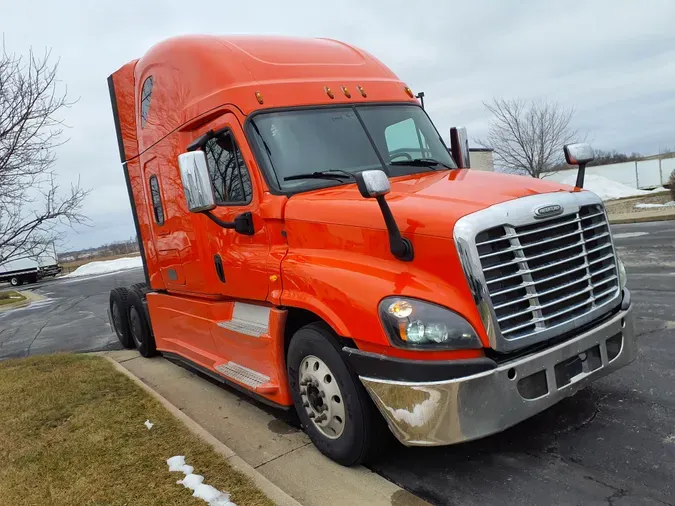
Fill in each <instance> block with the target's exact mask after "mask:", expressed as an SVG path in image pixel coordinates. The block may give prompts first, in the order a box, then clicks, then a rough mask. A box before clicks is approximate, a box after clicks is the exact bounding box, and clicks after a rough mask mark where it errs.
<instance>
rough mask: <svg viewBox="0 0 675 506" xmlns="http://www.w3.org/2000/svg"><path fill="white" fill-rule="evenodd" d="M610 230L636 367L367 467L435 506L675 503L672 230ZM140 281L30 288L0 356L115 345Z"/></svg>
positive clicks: (0, 333)
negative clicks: (511, 421)
mask: <svg viewBox="0 0 675 506" xmlns="http://www.w3.org/2000/svg"><path fill="white" fill-rule="evenodd" d="M612 229H613V231H614V234H615V241H616V244H617V247H618V250H619V252H620V254H621V256H622V258H623V260H624V262H625V264H626V268H627V271H628V277H629V281H628V285H629V288H630V289H631V291H632V294H633V311H634V314H635V317H636V325H637V329H636V330H637V333H638V335H639V356H638V358H637V360H636V361H635V362H633V363H632V364H630V365H629V366H627V367H626V368H624V369H622V370H620V371H617V372H616V373H614V374H613V375H611V376H609V377H607V378H604V379H602V380H600V381H598V382H597V383H595V384H593V385H592V386H591V387H590V388H587V389H585V390H582V391H580V392H579V393H578V394H577V395H575V396H574V397H571V398H569V399H566V400H564V401H562V402H561V403H559V404H558V405H556V406H554V407H553V408H551V409H549V410H548V411H546V412H544V413H542V414H540V415H538V416H536V417H534V418H532V419H530V420H528V421H526V422H524V423H521V424H520V425H518V426H516V427H514V428H512V429H510V430H508V431H505V432H503V433H501V434H498V435H495V436H492V437H490V438H486V439H484V440H481V441H476V442H472V443H467V444H463V445H457V446H452V447H444V448H417V449H410V448H404V447H402V446H395V447H394V448H392V450H391V451H390V452H389V453H388V454H387V455H386V456H383V458H382V460H381V461H380V462H378V463H376V464H374V465H373V466H372V467H371V468H372V469H373V470H374V471H376V472H377V473H379V474H381V475H382V476H384V477H386V478H387V479H389V480H391V481H393V482H395V483H397V484H398V485H400V486H402V487H404V488H406V489H407V490H409V491H411V492H413V493H415V494H417V495H419V496H420V497H422V498H424V499H426V500H427V501H429V502H431V503H433V504H438V505H473V504H484V505H500V506H503V505H504V504H511V503H512V504H519V505H529V504H532V505H535V504H536V505H539V504H556V505H607V504H609V505H663V504H666V505H668V504H671V505H675V479H674V477H675V396H674V394H675V372H674V367H673V366H674V365H675V222H659V223H645V224H635V225H619V226H614V227H612ZM141 280H142V271H141V270H140V269H137V270H133V271H126V272H123V273H118V274H113V275H107V276H102V277H97V278H90V279H81V280H77V281H75V280H60V281H59V280H56V281H49V282H46V283H42V284H40V285H38V287H39V288H37V292H38V293H40V294H42V295H45V296H46V297H48V299H46V300H45V301H42V302H39V303H37V304H35V305H34V307H29V308H26V309H22V310H17V311H12V312H9V313H0V358H8V357H16V356H26V355H29V354H30V355H32V354H36V353H49V352H54V351H93V350H105V349H114V348H119V345H118V343H117V340H116V337H115V336H114V334H112V333H111V331H110V328H109V326H108V324H107V316H106V308H107V301H108V292H109V290H110V289H111V288H112V287H114V286H128V285H130V284H132V283H135V282H138V281H141ZM232 395H236V394H234V393H232ZM345 486H348V484H345Z"/></svg>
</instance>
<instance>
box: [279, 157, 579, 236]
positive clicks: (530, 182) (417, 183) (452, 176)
mask: <svg viewBox="0 0 675 506" xmlns="http://www.w3.org/2000/svg"><path fill="white" fill-rule="evenodd" d="M573 190H574V188H573V187H571V186H567V185H563V184H560V183H556V182H553V181H545V180H541V179H534V178H531V177H523V176H514V175H509V174H500V173H494V172H483V171H478V170H471V169H459V170H451V171H443V172H439V173H436V172H425V173H422V174H415V175H412V176H403V177H399V178H394V179H392V180H391V193H389V194H388V195H387V197H386V198H387V202H388V203H389V206H390V207H391V210H392V213H393V214H394V218H395V219H396V222H397V223H398V226H399V228H400V229H401V231H402V232H403V233H405V234H408V235H413V234H423V235H431V236H438V237H452V230H453V228H454V225H455V222H456V221H457V220H458V219H460V218H461V217H463V216H465V215H467V214H471V213H473V212H476V211H479V210H481V209H485V208H486V207H490V206H492V205H494V204H499V203H501V202H506V201H508V200H513V199H517V198H520V197H525V196H528V195H536V194H541V193H554V192H560V191H565V192H569V191H573ZM555 199H556V198H555V195H551V202H552V203H554V202H555ZM285 218H286V220H297V221H306V222H313V223H326V224H335V225H347V226H355V227H360V228H376V229H384V228H385V225H384V220H383V218H382V214H381V212H380V210H379V206H378V205H377V202H376V201H375V200H374V199H364V198H363V197H362V196H361V194H360V193H359V191H358V189H357V188H356V185H355V184H349V185H344V186H339V187H333V188H326V189H322V190H316V191H312V192H306V193H299V194H297V195H294V196H292V197H291V198H290V199H289V201H288V203H287V205H286V210H285Z"/></svg>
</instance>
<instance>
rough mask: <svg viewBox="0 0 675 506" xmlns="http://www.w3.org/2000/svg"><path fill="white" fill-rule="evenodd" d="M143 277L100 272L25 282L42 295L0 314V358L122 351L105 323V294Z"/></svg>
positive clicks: (140, 272)
mask: <svg viewBox="0 0 675 506" xmlns="http://www.w3.org/2000/svg"><path fill="white" fill-rule="evenodd" d="M140 281H143V270H142V269H134V270H130V271H122V272H117V273H114V274H107V275H103V276H93V277H86V278H72V279H65V278H64V279H54V280H52V279H48V280H44V281H42V282H40V283H37V284H35V285H24V286H23V287H22V289H28V290H32V291H34V292H35V293H37V294H39V295H41V296H43V297H45V298H44V300H41V301H38V302H35V303H33V304H31V305H30V306H28V307H26V308H21V309H15V310H11V311H8V312H1V313H0V360H1V359H5V358H13V357H26V356H28V355H36V354H40V353H54V352H58V351H69V352H85V351H103V350H111V349H121V346H120V344H119V341H118V340H117V336H116V335H115V334H113V333H112V331H111V329H110V325H109V324H108V315H107V313H106V311H107V309H108V297H109V294H110V290H111V289H112V288H114V287H116V286H129V285H131V284H133V283H138V282H140Z"/></svg>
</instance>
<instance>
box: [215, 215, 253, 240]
mask: <svg viewBox="0 0 675 506" xmlns="http://www.w3.org/2000/svg"><path fill="white" fill-rule="evenodd" d="M204 214H205V215H206V216H208V217H209V219H210V220H211V221H213V222H214V223H215V224H216V225H218V226H220V227H223V228H226V229H232V230H234V231H235V232H237V233H239V234H243V235H253V234H255V229H254V228H253V215H252V214H251V213H242V214H240V215H239V216H237V217H235V219H234V221H223V220H221V219H220V218H218V217H217V216H216V215H215V214H213V213H212V212H211V211H204Z"/></svg>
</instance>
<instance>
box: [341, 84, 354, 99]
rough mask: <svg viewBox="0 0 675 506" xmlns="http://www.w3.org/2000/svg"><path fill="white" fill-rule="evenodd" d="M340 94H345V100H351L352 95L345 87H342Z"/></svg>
mask: <svg viewBox="0 0 675 506" xmlns="http://www.w3.org/2000/svg"><path fill="white" fill-rule="evenodd" d="M342 93H344V94H345V97H347V98H352V94H351V93H349V90H348V89H347V87H346V86H343V87H342Z"/></svg>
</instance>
